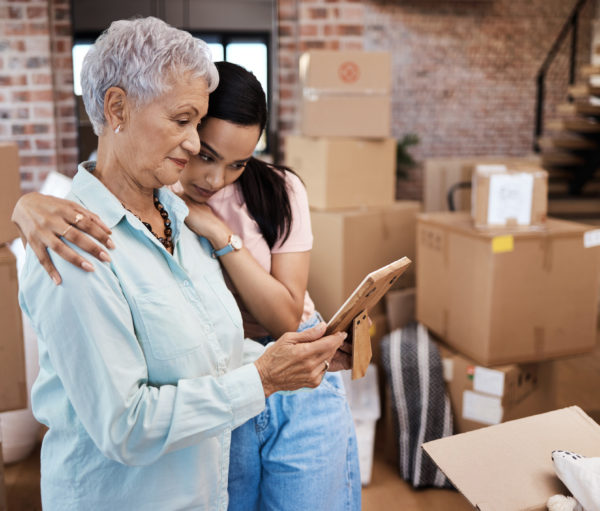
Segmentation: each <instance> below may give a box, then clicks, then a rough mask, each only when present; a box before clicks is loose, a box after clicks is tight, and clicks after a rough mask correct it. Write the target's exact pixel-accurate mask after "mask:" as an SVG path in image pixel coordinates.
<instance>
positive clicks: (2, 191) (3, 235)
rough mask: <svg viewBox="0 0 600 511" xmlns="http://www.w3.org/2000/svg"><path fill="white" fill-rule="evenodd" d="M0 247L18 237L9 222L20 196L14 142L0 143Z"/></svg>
mask: <svg viewBox="0 0 600 511" xmlns="http://www.w3.org/2000/svg"><path fill="white" fill-rule="evenodd" d="M0 172H1V175H0V179H1V180H2V186H0V245H1V244H2V243H8V242H10V241H12V240H14V239H15V238H16V237H18V236H19V231H18V229H17V227H16V225H15V224H13V223H12V222H11V221H10V217H11V215H12V211H13V209H14V207H15V204H16V203H17V201H18V200H19V197H20V196H21V176H20V174H19V150H18V148H17V144H16V143H14V142H0Z"/></svg>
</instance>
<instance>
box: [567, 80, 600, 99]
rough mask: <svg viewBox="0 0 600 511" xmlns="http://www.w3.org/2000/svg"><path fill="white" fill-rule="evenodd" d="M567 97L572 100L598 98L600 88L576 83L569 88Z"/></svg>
mask: <svg viewBox="0 0 600 511" xmlns="http://www.w3.org/2000/svg"><path fill="white" fill-rule="evenodd" d="M568 90H569V95H570V96H571V97H573V98H587V97H589V96H600V87H598V86H594V85H590V84H587V83H578V84H575V85H570V86H569V89H568Z"/></svg>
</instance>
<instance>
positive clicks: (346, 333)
mask: <svg viewBox="0 0 600 511" xmlns="http://www.w3.org/2000/svg"><path fill="white" fill-rule="evenodd" d="M340 334H342V339H345V338H346V337H348V332H340Z"/></svg>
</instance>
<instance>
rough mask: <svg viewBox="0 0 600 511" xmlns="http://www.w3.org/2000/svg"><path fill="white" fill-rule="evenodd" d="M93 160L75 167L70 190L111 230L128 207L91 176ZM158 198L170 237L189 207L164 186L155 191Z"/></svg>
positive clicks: (178, 229)
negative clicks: (163, 210)
mask: <svg viewBox="0 0 600 511" xmlns="http://www.w3.org/2000/svg"><path fill="white" fill-rule="evenodd" d="M95 163H96V162H93V161H84V162H83V163H80V164H79V166H78V167H77V174H76V175H75V177H74V178H73V186H72V188H71V192H72V193H73V195H75V197H77V198H78V199H79V200H80V201H81V203H82V204H83V205H84V206H85V207H86V208H87V209H89V210H90V211H93V212H94V213H96V214H97V215H98V216H99V217H100V218H102V221H103V222H104V223H105V224H106V225H107V226H108V227H109V229H112V228H113V227H115V225H117V224H118V223H119V222H120V221H121V219H122V218H123V217H124V216H125V215H126V213H127V210H126V209H125V208H124V207H123V204H121V202H120V201H119V199H117V198H116V197H115V196H114V195H113V194H112V193H111V192H110V191H109V189H108V188H106V186H104V184H102V182H101V181H100V180H99V179H98V178H96V177H95V176H94V172H93V169H94V168H95ZM158 199H159V200H160V202H162V204H163V206H164V207H165V208H166V209H167V211H168V212H169V218H170V220H171V228H172V229H173V239H176V238H177V236H178V234H179V233H180V232H181V228H182V226H183V222H184V221H185V218H186V217H187V216H188V213H189V210H188V207H187V206H186V205H185V202H184V201H183V200H181V199H180V198H179V197H177V195H175V194H174V193H173V192H171V191H170V190H168V189H167V188H166V187H163V188H161V189H159V190H158Z"/></svg>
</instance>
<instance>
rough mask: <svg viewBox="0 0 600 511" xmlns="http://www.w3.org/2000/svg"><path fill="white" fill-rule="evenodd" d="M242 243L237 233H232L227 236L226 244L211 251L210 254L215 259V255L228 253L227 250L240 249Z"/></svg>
mask: <svg viewBox="0 0 600 511" xmlns="http://www.w3.org/2000/svg"><path fill="white" fill-rule="evenodd" d="M243 246H244V244H243V243H242V238H240V237H239V236H238V235H237V234H232V235H231V236H229V241H228V242H227V245H225V246H224V247H223V248H220V249H219V250H214V249H213V251H212V256H213V257H214V258H215V259H216V258H217V257H221V256H222V255H225V254H229V252H233V251H234V250H240V249H241V248H242V247H243Z"/></svg>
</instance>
